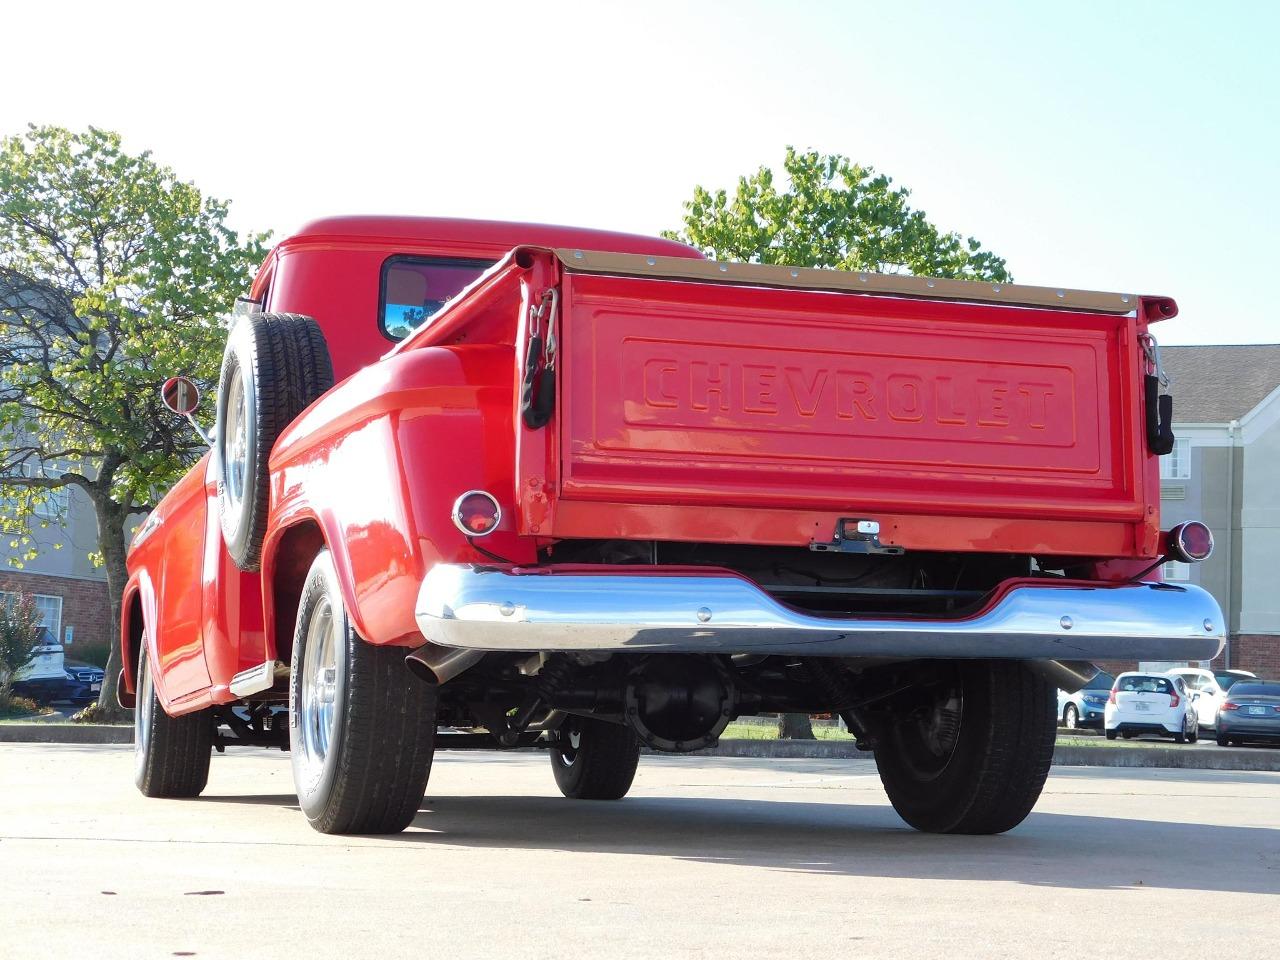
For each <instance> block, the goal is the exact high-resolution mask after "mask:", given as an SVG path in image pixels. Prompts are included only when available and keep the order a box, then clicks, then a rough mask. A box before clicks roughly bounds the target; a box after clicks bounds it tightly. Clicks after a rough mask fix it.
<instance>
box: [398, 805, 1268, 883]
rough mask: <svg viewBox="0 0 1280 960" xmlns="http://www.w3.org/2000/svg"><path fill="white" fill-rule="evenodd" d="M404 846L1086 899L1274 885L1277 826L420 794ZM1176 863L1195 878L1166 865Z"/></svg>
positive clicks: (875, 808) (860, 807)
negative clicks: (680, 863) (921, 826)
mask: <svg viewBox="0 0 1280 960" xmlns="http://www.w3.org/2000/svg"><path fill="white" fill-rule="evenodd" d="M394 839H395V840H397V841H400V842H405V843H427V844H430V843H438V844H457V845H461V846H475V847H505V848H515V849H534V850H538V849H550V850H560V851H565V852H591V853H614V854H635V855H648V856H663V857H672V858H676V859H680V860H689V861H701V862H708V863H722V864H726V865H741V866H751V867H765V868H768V869H775V870H785V871H796V872H802V873H818V874H844V875H850V876H869V877H877V876H878V877H885V878H902V879H937V880H973V879H982V880H1003V881H1008V882H1014V883H1025V884H1033V885H1038V886H1051V887H1062V888H1066V889H1082V890H1099V889H1106V890H1120V889H1125V888H1139V889H1140V888H1142V887H1153V888H1166V889H1180V890H1211V891H1222V892H1259V893H1261V892H1267V893H1274V892H1276V891H1277V890H1278V889H1280V831H1278V830H1269V829H1265V828H1250V827H1236V826H1216V825H1208V824H1199V823H1164V822H1151V821H1142V820H1129V819H1120V818H1113V817H1104V816H1076V815H1064V814H1055V813H1034V812H1033V813H1032V814H1031V816H1030V817H1029V818H1028V819H1027V820H1026V821H1025V822H1024V823H1023V824H1022V825H1021V826H1020V827H1018V828H1017V829H1015V830H1013V831H1011V832H1010V833H1007V834H1004V835H1001V836H995V837H968V836H939V835H929V834H922V833H918V832H916V831H914V830H912V829H910V828H909V827H907V826H906V825H905V824H904V823H903V822H902V821H901V820H900V819H899V818H898V816H897V814H895V813H894V812H893V810H892V809H890V808H888V807H885V806H880V805H875V806H871V805H859V804H848V803H812V802H798V801H785V800H784V801H772V800H741V799H734V800H719V799H711V798H675V797H632V798H629V799H626V800H623V801H620V802H617V803H601V802H591V801H572V800H565V799H562V798H548V797H492V796H485V797H445V798H440V799H438V800H436V799H431V798H428V799H427V800H426V801H424V808H423V810H422V812H420V813H419V814H418V817H417V819H416V820H415V821H414V824H413V826H412V827H411V828H410V829H409V831H407V832H405V833H403V834H400V835H399V836H398V837H396V838H394ZM1171 862H1183V863H1195V864H1197V867H1196V869H1195V870H1182V869H1170V865H1171Z"/></svg>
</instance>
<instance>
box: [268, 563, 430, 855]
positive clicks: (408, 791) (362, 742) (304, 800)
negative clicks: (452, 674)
mask: <svg viewBox="0 0 1280 960" xmlns="http://www.w3.org/2000/svg"><path fill="white" fill-rule="evenodd" d="M435 736H436V698H435V693H434V691H432V690H431V689H430V688H429V687H428V686H427V685H426V684H424V683H423V682H422V681H421V680H419V679H418V678H417V677H415V676H414V675H413V674H412V673H410V672H409V670H408V668H407V667H405V665H404V650H403V649H401V648H400V647H379V646H374V645H373V644H369V643H366V642H365V641H364V640H363V639H361V637H360V636H359V634H357V633H356V632H355V630H354V629H353V628H352V626H351V622H350V619H349V618H348V616H347V610H346V606H345V605H344V603H343V600H342V592H341V590H340V588H339V585H338V576H337V572H336V571H335V570H334V566H333V560H332V558H331V557H330V555H329V551H328V550H322V551H320V553H319V555H317V557H316V559H315V562H314V563H312V564H311V570H310V572H308V574H307V579H306V582H305V584H304V586H303V589H302V599H301V601H300V603H299V605H298V621H297V627H296V629H295V631H294V636H293V656H292V675H291V677H290V680H289V748H290V751H291V760H292V766H293V782H294V787H295V788H296V789H297V792H298V805H299V806H300V807H301V808H302V812H303V813H304V814H305V815H306V818H307V821H308V822H309V823H310V824H311V826H313V827H315V829H317V830H319V831H320V832H321V833H399V832H400V831H401V830H403V829H404V828H405V827H407V826H408V825H409V824H410V823H411V822H412V821H413V818H414V817H415V816H416V815H417V813H418V808H419V806H420V805H421V802H422V796H423V794H424V793H425V792H426V789H427V778H428V777H429V776H430V774H431V760H432V756H433V755H434V753H435Z"/></svg>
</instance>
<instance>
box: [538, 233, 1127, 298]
mask: <svg viewBox="0 0 1280 960" xmlns="http://www.w3.org/2000/svg"><path fill="white" fill-rule="evenodd" d="M555 254H556V256H557V257H559V259H560V261H561V263H563V264H564V266H565V268H566V269H569V270H573V271H577V272H581V273H605V274H611V275H615V276H632V277H652V278H655V279H660V280H696V281H701V282H703V283H708V282H710V283H733V284H742V285H745V286H756V287H797V288H801V289H804V290H835V291H841V292H853V293H866V294H873V295H882V296H896V297H915V298H919V299H927V300H963V301H970V302H974V303H999V304H1007V305H1010V306H1018V307H1059V308H1063V309H1068V310H1086V311H1093V312H1097V313H1115V314H1125V313H1132V312H1133V311H1135V310H1136V309H1137V306H1138V297H1137V296H1136V295H1134V294H1131V293H1103V292H1098V291H1094V290H1070V289H1067V288H1065V287H1063V288H1055V287H1031V286H1026V285H1024V284H1017V283H989V282H987V281H979V280H942V279H932V278H929V277H911V276H901V275H895V274H886V273H869V272H850V271H845V270H817V269H813V268H811V267H787V266H772V265H769V264H760V263H732V262H728V261H719V260H693V259H687V258H683V257H661V256H645V255H642V254H632V253H604V252H601V251H598V250H571V249H557V250H556V251H555Z"/></svg>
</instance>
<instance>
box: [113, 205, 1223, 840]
mask: <svg viewBox="0 0 1280 960" xmlns="http://www.w3.org/2000/svg"><path fill="white" fill-rule="evenodd" d="M237 312H238V314H239V316H238V318H237V319H236V320H235V322H234V325H233V327H232V329H231V332H230V335H229V338H228V343H227V348H226V354H225V358H224V362H223V366H222V372H221V379H220V382H219V384H218V395H217V420H216V427H215V429H214V431H213V434H212V437H211V441H210V443H211V451H210V454H209V455H208V456H207V457H206V458H205V459H204V460H203V461H201V462H200V463H199V464H198V465H197V466H196V467H195V468H194V469H193V470H192V471H191V472H190V473H189V474H188V475H187V476H186V477H185V478H184V479H183V480H181V481H180V482H179V483H178V484H177V485H176V486H175V487H174V488H173V490H171V491H170V492H169V494H168V495H167V496H166V497H165V498H164V499H163V501H162V502H161V503H160V504H159V505H158V507H157V508H156V510H155V511H154V512H153V513H152V514H151V515H150V516H149V517H148V518H147V520H146V522H145V523H144V524H143V526H142V527H141V529H140V530H139V531H138V533H137V536H136V538H135V540H134V542H133V545H132V550H131V554H130V558H129V568H130V579H129V581H128V585H127V587H126V592H125V596H124V604H123V611H124V613H123V622H122V624H121V631H120V642H121V645H122V654H123V663H124V664H125V665H126V666H125V669H124V674H123V677H122V678H121V680H122V682H121V690H122V702H124V703H125V704H126V705H129V706H132V705H134V704H135V702H136V706H137V709H136V712H135V715H136V718H137V719H136V724H137V729H136V755H137V767H136V772H137V783H138V786H139V787H140V789H141V790H142V792H143V793H145V794H147V795H148V796H194V795H197V794H199V793H200V792H201V790H202V789H203V788H204V786H205V783H206V780H207V777H208V772H209V763H210V754H211V750H212V749H213V748H215V747H216V748H217V749H219V750H221V749H223V748H224V747H225V746H227V745H230V744H257V745H274V746H282V747H287V748H288V749H290V751H291V754H292V767H293V773H294V778H295V782H296V787H297V791H298V798H299V802H300V806H301V808H302V810H303V812H304V813H305V814H306V816H307V818H308V820H309V821H310V822H311V823H312V825H313V826H315V827H316V828H317V829H318V830H321V831H324V832H329V833H346V832H353V833H375V832H391V831H398V830H402V829H404V828H405V827H406V826H407V825H408V824H409V823H410V822H411V821H412V819H413V817H414V815H415V813H416V812H417V810H418V808H419V804H420V802H421V800H422V797H423V794H424V791H425V789H426V784H427V777H428V774H429V771H430V766H431V760H432V756H433V752H434V750H435V748H436V746H447V745H450V744H453V745H457V746H472V745H486V746H492V747H506V748H510V747H517V746H534V745H538V746H542V747H544V748H546V749H547V750H548V752H549V754H550V757H551V767H552V771H553V774H554V776H555V780H556V782H557V784H558V785H559V787H560V789H561V790H562V791H563V793H564V794H565V795H566V796H569V797H572V798H580V799H616V798H619V797H622V796H623V795H624V794H625V793H626V792H627V790H628V789H629V787H630V785H631V781H632V778H633V776H634V774H635V770H636V763H637V760H638V757H639V754H640V749H641V746H642V745H645V746H648V747H649V748H651V749H653V750H658V751H674V752H687V751H692V750H698V749H702V748H705V747H707V746H710V745H712V744H714V743H715V742H716V741H717V739H718V737H719V736H720V735H721V734H722V733H723V731H724V729H725V727H726V725H727V724H728V723H729V722H730V721H731V720H733V719H734V718H736V717H739V716H744V715H751V714H758V713H763V712H798V713H816V712H831V713H835V714H838V715H839V716H840V717H841V718H842V719H843V721H844V723H845V724H846V725H847V727H848V729H849V730H850V731H851V732H852V733H853V734H854V736H855V737H856V738H857V739H858V741H859V742H860V744H861V745H862V746H864V747H865V748H867V749H869V750H873V751H874V755H875V759H876V763H877V765H878V768H879V771H880V775H881V778H882V780H883V783H884V786H885V789H886V791H887V793H888V795H889V798H890V800H891V801H892V803H893V805H894V807H895V808H896V809H897V810H898V812H899V813H900V814H901V815H902V817H903V818H904V819H905V820H906V821H907V822H908V823H910V824H911V825H912V826H914V827H917V828H919V829H921V830H927V831H941V832H960V833H994V832H999V831H1003V830H1007V829H1009V828H1011V827H1013V826H1015V825H1017V824H1018V823H1019V822H1021V821H1022V819H1023V818H1024V817H1025V816H1026V815H1027V814H1028V812H1029V811H1030V810H1031V808H1032V806H1033V805H1034V804H1035V802H1036V799H1037V797H1038V796H1039V793H1040V790H1041V788H1042V786H1043V783H1044V780H1045V776H1046V773H1047V770H1048V766H1049V761H1050V757H1051V754H1052V750H1053V741H1054V723H1055V704H1056V696H1055V687H1064V688H1067V689H1076V688H1079V687H1080V686H1082V685H1083V684H1084V683H1085V682H1087V680H1088V679H1089V678H1090V677H1091V676H1092V674H1093V672H1094V671H1093V667H1092V666H1091V663H1090V662H1091V661H1093V660H1096V659H1159V660H1184V659H1208V658H1211V657H1213V656H1215V655H1216V654H1217V653H1218V652H1219V650H1220V648H1221V645H1222V641H1223V619H1222V615H1221V612H1220V610H1219V608H1218V606H1217V604H1216V603H1215V602H1214V600H1213V599H1212V598H1211V597H1210V596H1209V595H1208V594H1207V593H1205V592H1204V591H1202V590H1200V589H1198V588H1196V587H1194V586H1187V585H1173V584H1165V583H1161V582H1160V580H1159V576H1158V574H1156V572H1155V571H1156V570H1157V569H1158V565H1159V563H1160V562H1161V560H1162V559H1164V558H1166V557H1172V558H1177V559H1180V560H1183V561H1194V560H1199V559H1203V558H1204V557H1205V556H1207V555H1208V553H1209V551H1210V550H1211V549H1212V538H1211V537H1210V536H1209V535H1208V530H1207V528H1206V527H1204V526H1203V525H1202V524H1198V523H1189V524H1183V525H1180V526H1179V527H1177V528H1175V529H1174V530H1170V531H1162V530H1161V528H1160V525H1159V494H1160V485H1159V467H1158V456H1159V454H1160V453H1161V452H1167V450H1168V447H1169V444H1170V442H1171V439H1172V435H1171V432H1170V430H1169V425H1168V421H1169V400H1168V398H1167V397H1166V396H1163V395H1162V394H1161V387H1162V384H1161V371H1160V369H1159V354H1158V349H1157V348H1156V346H1155V340H1154V338H1153V337H1152V336H1151V334H1150V332H1149V329H1148V328H1149V326H1150V325H1151V324H1152V323H1154V322H1155V321H1158V320H1163V319H1166V318H1169V317H1172V316H1174V315H1175V313H1176V307H1175V306H1174V304H1173V302H1172V301H1171V300H1168V299H1166V298H1162V297H1145V296H1135V295H1129V294H1117V293H1089V292H1083V291H1077V290H1067V289H1053V288H1048V289H1045V288H1036V287H1026V286H1019V285H1012V284H990V283H975V282H963V281H955V280H932V279H927V278H919V277H906V276H887V275H877V274H867V273H845V272H840V271H833V270H812V269H805V268H801V267H779V266H761V265H752V264H740V263H722V262H713V261H708V260H706V259H705V258H703V257H702V256H701V254H699V253H698V252H697V251H695V250H692V249H690V248H688V247H685V246H682V245H680V244H677V243H673V242H670V241H665V240H657V239H651V238H646V237H636V236H630V235H625V234H619V233H606V232H600V231H593V230H577V229H567V228H557V227H546V226H535V225H524V224H506V223H486V222H470V221H456V220H438V219H414V218H395V217H381V218H372V217H370V218H364V217H353V218H338V219H329V220H322V221H318V222H316V223H313V224H311V225H309V226H307V227H306V228H305V229H303V230H302V231H301V232H299V233H298V234H296V235H295V236H292V237H290V238H289V239H287V240H285V241H284V242H283V243H281V244H280V245H279V246H277V247H276V248H275V250H274V251H272V253H271V254H270V256H269V257H268V259H267V261H266V263H265V264H264V265H263V268H262V270H261V272H260V273H259V275H258V277H257V279H256V280H255V282H254V284H253V287H252V289H251V291H250V292H249V294H248V296H247V297H246V298H244V299H243V300H242V302H241V303H240V304H239V309H238V311H237ZM191 386H192V385H191V384H190V382H189V381H186V380H184V379H183V378H175V379H174V380H173V381H171V382H170V383H168V384H166V386H165V388H164V396H165V398H166V400H167V402H169V403H170V405H171V406H172V407H173V408H174V409H175V410H177V411H178V412H181V413H189V412H190V411H191V410H192V409H193V408H194V404H195V393H194V390H193V389H191Z"/></svg>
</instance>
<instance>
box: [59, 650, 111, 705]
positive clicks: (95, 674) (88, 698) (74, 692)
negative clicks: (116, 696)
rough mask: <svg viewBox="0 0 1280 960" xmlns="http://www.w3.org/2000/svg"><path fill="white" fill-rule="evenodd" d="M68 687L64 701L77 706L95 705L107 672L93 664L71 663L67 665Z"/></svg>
mask: <svg viewBox="0 0 1280 960" xmlns="http://www.w3.org/2000/svg"><path fill="white" fill-rule="evenodd" d="M66 671H67V680H68V685H67V688H66V693H65V694H64V696H63V699H65V700H70V701H71V702H72V703H74V704H76V705H77V706H84V705H85V704H89V703H93V701H95V700H97V699H98V694H100V693H101V692H102V678H103V677H104V676H106V671H104V670H103V669H102V668H101V667H95V666H94V665H93V664H91V663H79V662H77V661H74V660H73V661H71V662H69V663H67V664H66Z"/></svg>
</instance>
